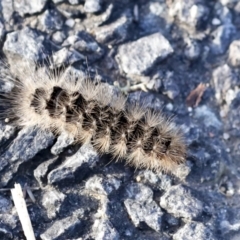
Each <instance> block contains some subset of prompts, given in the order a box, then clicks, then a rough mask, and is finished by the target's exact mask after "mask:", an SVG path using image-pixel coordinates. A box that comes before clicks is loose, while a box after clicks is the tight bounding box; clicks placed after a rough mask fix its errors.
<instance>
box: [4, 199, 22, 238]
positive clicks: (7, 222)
mask: <svg viewBox="0 0 240 240" xmlns="http://www.w3.org/2000/svg"><path fill="white" fill-rule="evenodd" d="M10 204H11V203H10ZM0 219H1V222H0V236H1V239H4V240H5V239H6V240H8V239H13V238H14V237H15V236H14V233H13V230H14V229H16V228H17V223H18V222H19V218H18V216H17V215H15V214H12V213H0Z"/></svg>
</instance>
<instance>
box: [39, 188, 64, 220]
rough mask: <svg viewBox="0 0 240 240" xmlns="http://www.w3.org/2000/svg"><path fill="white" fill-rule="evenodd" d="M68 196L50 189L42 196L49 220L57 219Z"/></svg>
mask: <svg viewBox="0 0 240 240" xmlns="http://www.w3.org/2000/svg"><path fill="white" fill-rule="evenodd" d="M65 198H66V196H65V195H64V194H63V193H61V192H58V191H57V190H56V189H54V188H50V189H48V190H47V191H45V192H44V193H43V195H42V199H41V203H42V205H43V207H45V209H46V211H47V216H48V218H50V219H52V218H55V217H56V215H57V213H58V212H59V209H60V207H61V206H62V203H63V201H64V200H65Z"/></svg>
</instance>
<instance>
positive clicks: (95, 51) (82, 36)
mask: <svg viewBox="0 0 240 240" xmlns="http://www.w3.org/2000/svg"><path fill="white" fill-rule="evenodd" d="M62 46H63V47H68V48H70V47H71V48H72V49H75V50H76V51H78V52H80V53H81V54H83V55H84V56H85V57H86V58H87V59H88V61H89V62H92V61H95V60H97V59H99V58H101V57H102V56H103V54H104V50H103V49H102V48H101V47H100V46H99V44H98V43H97V42H96V41H95V40H94V39H93V38H92V36H91V35H89V34H88V33H87V32H84V31H81V32H79V33H78V34H77V35H73V36H70V37H68V38H67V39H66V40H65V41H64V42H63V44H62Z"/></svg>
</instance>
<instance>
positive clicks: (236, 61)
mask: <svg viewBox="0 0 240 240" xmlns="http://www.w3.org/2000/svg"><path fill="white" fill-rule="evenodd" d="M228 60H229V63H230V64H231V65H232V66H233V67H240V40H235V41H233V42H232V43H231V44H230V46H229V52H228Z"/></svg>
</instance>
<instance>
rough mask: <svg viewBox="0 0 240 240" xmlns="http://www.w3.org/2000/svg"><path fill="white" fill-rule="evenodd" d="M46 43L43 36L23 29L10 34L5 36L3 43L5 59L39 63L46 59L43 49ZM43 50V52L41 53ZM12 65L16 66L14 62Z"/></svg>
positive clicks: (26, 28) (27, 28)
mask: <svg viewBox="0 0 240 240" xmlns="http://www.w3.org/2000/svg"><path fill="white" fill-rule="evenodd" d="M46 44H47V42H46V40H45V37H44V36H43V35H40V34H39V33H38V32H37V31H35V30H32V29H30V28H29V27H25V28H23V29H22V30H19V31H15V32H11V33H8V34H7V38H6V41H5V42H4V46H3V51H4V54H5V55H6V57H7V58H8V60H9V59H14V60H16V57H18V58H20V59H21V60H22V59H23V58H25V59H29V60H33V61H39V60H41V59H44V58H46V55H45V54H43V52H44V53H46V51H47V49H46V48H45V46H46ZM43 49H44V51H43ZM14 64H16V63H15V62H14Z"/></svg>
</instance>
